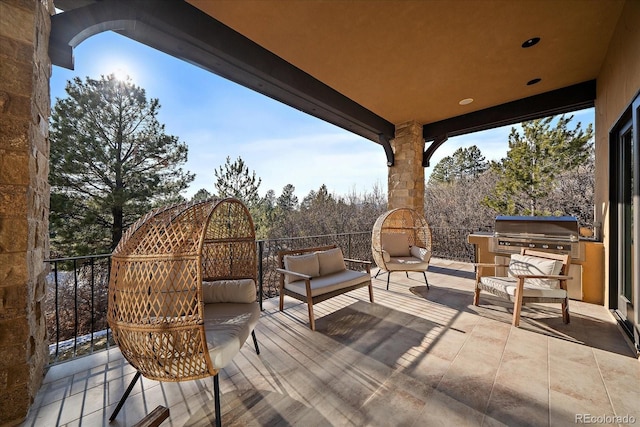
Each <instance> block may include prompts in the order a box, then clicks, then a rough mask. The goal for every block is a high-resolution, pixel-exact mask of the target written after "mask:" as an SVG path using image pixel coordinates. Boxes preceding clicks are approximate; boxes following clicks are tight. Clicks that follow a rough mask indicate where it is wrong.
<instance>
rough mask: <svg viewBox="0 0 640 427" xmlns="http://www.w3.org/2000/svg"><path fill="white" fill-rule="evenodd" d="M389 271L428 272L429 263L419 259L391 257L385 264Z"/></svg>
mask: <svg viewBox="0 0 640 427" xmlns="http://www.w3.org/2000/svg"><path fill="white" fill-rule="evenodd" d="M385 265H386V266H387V270H388V271H426V270H427V268H429V263H428V262H424V261H422V260H420V259H418V258H415V257H412V256H409V257H391V259H390V260H389V261H387V262H386V264H385Z"/></svg>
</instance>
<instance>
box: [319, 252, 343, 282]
mask: <svg viewBox="0 0 640 427" xmlns="http://www.w3.org/2000/svg"><path fill="white" fill-rule="evenodd" d="M316 254H317V255H318V264H319V266H320V276H326V275H328V274H333V273H339V272H341V271H344V270H346V269H347V267H346V266H345V264H344V257H343V255H342V249H340V248H334V249H329V250H326V251H318V252H316Z"/></svg>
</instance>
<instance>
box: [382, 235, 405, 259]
mask: <svg viewBox="0 0 640 427" xmlns="http://www.w3.org/2000/svg"><path fill="white" fill-rule="evenodd" d="M380 243H381V244H382V250H383V251H385V252H387V253H388V254H389V256H390V257H407V256H410V255H411V253H410V249H409V236H407V235H406V234H405V233H382V234H381V235H380Z"/></svg>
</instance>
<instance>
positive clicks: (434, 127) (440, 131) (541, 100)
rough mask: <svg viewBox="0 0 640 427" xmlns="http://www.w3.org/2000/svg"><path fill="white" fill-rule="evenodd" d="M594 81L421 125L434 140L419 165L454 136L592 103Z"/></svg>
mask: <svg viewBox="0 0 640 427" xmlns="http://www.w3.org/2000/svg"><path fill="white" fill-rule="evenodd" d="M595 99H596V81H595V80H589V81H586V82H583V83H578V84H575V85H572V86H568V87H565V88H562V89H557V90H553V91H550V92H545V93H542V94H540V95H535V96H530V97H528V98H523V99H519V100H517V101H512V102H507V103H505V104H501V105H497V106H495V107H491V108H486V109H484V110H479V111H475V112H473V113H469V114H464V115H461V116H457V117H452V118H450V119H446V120H441V121H438V122H434V123H429V124H426V125H424V126H423V127H422V135H423V137H424V139H425V141H433V142H432V143H431V144H430V145H429V147H427V149H426V150H425V152H424V154H423V158H422V166H424V167H427V166H429V161H430V160H431V156H433V153H435V151H436V150H437V149H438V148H439V147H440V146H441V145H442V144H444V142H445V141H446V140H447V139H448V138H450V137H453V136H459V135H464V134H468V133H472V132H478V131H483V130H487V129H493V128H497V127H500V126H507V125H512V124H516V123H521V122H524V121H527V120H535V119H540V118H543V117H548V116H553V115H556V114H564V113H570V112H572V111H577V110H581V109H584V108H590V107H593V106H594V102H595Z"/></svg>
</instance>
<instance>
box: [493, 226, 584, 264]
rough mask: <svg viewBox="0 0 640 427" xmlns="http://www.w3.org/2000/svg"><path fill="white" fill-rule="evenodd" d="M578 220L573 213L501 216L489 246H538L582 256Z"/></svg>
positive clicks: (512, 249)
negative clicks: (562, 214)
mask: <svg viewBox="0 0 640 427" xmlns="http://www.w3.org/2000/svg"><path fill="white" fill-rule="evenodd" d="M578 233H579V230H578V220H577V219H576V218H575V217H572V216H498V217H496V220H495V227H494V233H493V237H492V238H491V239H489V250H490V251H491V252H494V253H500V254H513V253H519V252H520V250H521V249H522V248H535V249H539V250H543V251H549V252H556V253H569V254H570V255H571V258H572V259H581V258H582V254H581V249H580V242H579V234H578Z"/></svg>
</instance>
